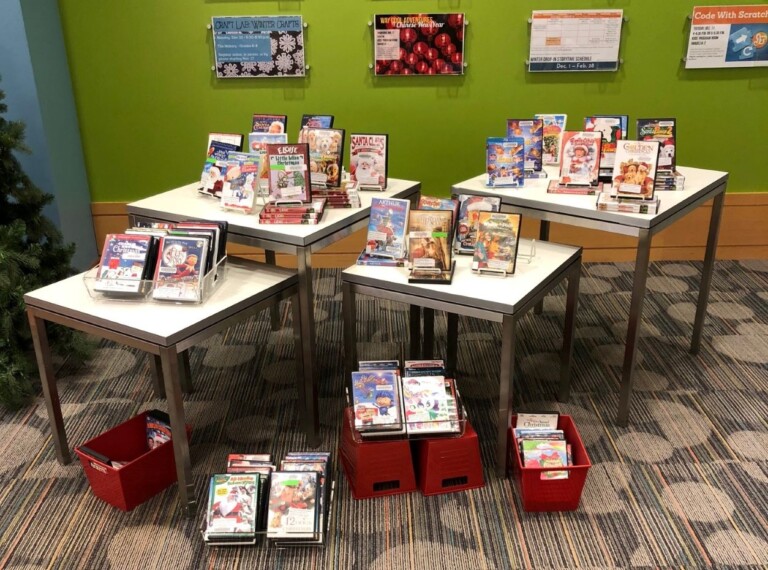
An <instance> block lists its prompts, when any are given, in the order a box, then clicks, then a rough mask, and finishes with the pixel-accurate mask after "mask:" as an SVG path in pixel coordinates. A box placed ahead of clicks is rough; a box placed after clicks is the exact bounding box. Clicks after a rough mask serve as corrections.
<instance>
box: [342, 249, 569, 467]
mask: <svg viewBox="0 0 768 570" xmlns="http://www.w3.org/2000/svg"><path fill="white" fill-rule="evenodd" d="M580 275H581V251H580V250H579V253H578V255H577V256H576V257H574V259H573V260H572V261H570V263H568V264H567V265H565V266H564V267H562V268H561V269H560V270H559V271H557V272H554V273H552V274H551V275H550V276H549V278H548V279H547V280H546V281H544V282H542V283H541V285H540V286H539V287H537V288H536V290H535V291H533V292H531V294H530V295H528V296H527V297H526V298H525V299H523V300H522V302H521V303H519V304H518V305H516V306H515V307H514V309H513V311H512V312H511V313H505V312H502V311H500V310H493V309H487V308H481V307H479V306H478V304H479V302H478V300H477V299H472V298H465V299H464V300H465V303H462V304H460V303H457V302H453V301H446V300H442V299H439V298H435V297H434V296H429V293H430V292H431V291H430V290H424V289H419V288H416V287H413V288H412V291H410V292H409V293H404V292H399V291H393V290H392V289H390V288H388V287H387V282H386V281H382V282H381V284H380V285H378V284H377V285H370V284H362V283H358V282H355V281H353V280H352V279H354V278H355V276H349V275H346V274H344V273H342V313H343V318H344V375H345V376H344V377H345V378H350V377H351V373H352V371H353V370H355V369H356V368H355V366H356V362H357V330H356V323H357V316H356V313H357V307H356V304H355V303H356V301H355V298H356V295H358V294H359V295H369V296H371V297H376V298H379V299H388V300H390V301H396V302H400V303H406V304H409V305H410V306H411V310H410V335H411V338H410V346H411V356H412V357H414V356H416V353H418V351H419V346H420V344H421V338H420V335H419V324H420V323H419V320H418V316H419V310H420V308H423V309H424V313H425V322H424V330H425V333H424V339H423V340H424V346H425V347H427V346H429V348H428V349H427V350H429V351H430V352H429V355H428V356H425V357H427V358H428V357H429V356H431V346H432V339H433V332H432V330H433V325H434V312H433V311H434V310H442V311H445V312H446V313H448V318H449V321H450V320H453V322H454V323H457V322H458V320H457V319H458V315H464V316H468V317H475V318H479V319H485V320H489V321H493V322H498V323H501V326H502V339H501V363H500V369H501V373H500V379H499V404H498V406H499V407H498V413H499V415H498V422H497V436H496V437H497V439H496V472H497V474H498V475H500V476H504V475H505V474H506V471H507V465H508V464H507V461H508V457H507V435H508V434H507V430H508V429H509V427H510V421H511V417H512V399H513V387H514V384H513V381H514V370H515V332H516V327H517V322H518V321H519V320H520V319H521V318H522V317H523V316H524V315H525V314H526V313H527V312H528V311H529V310H530V309H531V308H532V307H534V306H535V305H536V304H537V303H539V302H540V301H541V300H542V299H543V298H544V297H545V296H546V295H547V294H548V293H549V292H550V291H552V289H554V288H555V287H556V286H557V285H559V284H560V283H561V282H562V281H563V279H566V278H567V279H568V292H567V298H566V312H565V326H564V329H563V346H562V349H561V351H560V382H559V387H558V394H557V399H558V401H560V402H565V401H567V400H568V398H569V397H570V372H571V356H572V353H573V335H574V327H575V313H576V305H577V300H578V294H579V278H580ZM512 278H514V277H510V279H512ZM367 281H371V279H367ZM446 287H450V285H447V286H446ZM456 349H457V338H456V336H455V335H454V336H453V338H451V336H450V333H449V337H448V354H447V362H446V365H447V368H448V369H455V366H456V353H457V350H456Z"/></svg>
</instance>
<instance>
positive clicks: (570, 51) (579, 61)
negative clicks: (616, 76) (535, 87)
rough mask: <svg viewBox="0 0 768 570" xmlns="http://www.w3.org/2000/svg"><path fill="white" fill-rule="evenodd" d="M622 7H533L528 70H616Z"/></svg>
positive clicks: (617, 66)
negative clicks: (538, 8)
mask: <svg viewBox="0 0 768 570" xmlns="http://www.w3.org/2000/svg"><path fill="white" fill-rule="evenodd" d="M623 21H624V12H623V10H534V11H533V14H532V16H531V48H530V54H529V57H528V71H616V70H617V69H618V68H619V43H620V41H621V25H622V22H623Z"/></svg>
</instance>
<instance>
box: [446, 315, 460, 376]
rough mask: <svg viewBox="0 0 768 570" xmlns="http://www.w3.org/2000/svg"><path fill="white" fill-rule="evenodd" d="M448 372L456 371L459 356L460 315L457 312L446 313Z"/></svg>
mask: <svg viewBox="0 0 768 570" xmlns="http://www.w3.org/2000/svg"><path fill="white" fill-rule="evenodd" d="M445 317H446V321H447V323H446V335H447V338H446V344H447V346H446V353H447V354H446V355H445V356H446V358H445V369H446V372H448V373H449V374H450V373H455V372H456V362H457V360H458V357H459V315H457V314H456V313H446V315H445Z"/></svg>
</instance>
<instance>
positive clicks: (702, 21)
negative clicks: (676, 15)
mask: <svg viewBox="0 0 768 570" xmlns="http://www.w3.org/2000/svg"><path fill="white" fill-rule="evenodd" d="M692 22H693V25H694V26H701V25H706V24H754V23H759V22H768V4H752V5H746V6H694V8H693V19H692Z"/></svg>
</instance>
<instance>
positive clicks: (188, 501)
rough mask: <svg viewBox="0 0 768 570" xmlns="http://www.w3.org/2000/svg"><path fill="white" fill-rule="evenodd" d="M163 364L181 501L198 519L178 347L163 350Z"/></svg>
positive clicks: (161, 357) (162, 348)
mask: <svg viewBox="0 0 768 570" xmlns="http://www.w3.org/2000/svg"><path fill="white" fill-rule="evenodd" d="M160 362H161V364H162V369H163V377H164V379H165V393H166V394H168V415H169V416H170V417H171V431H172V432H173V456H174V459H175V461H176V476H177V477H178V481H179V501H180V502H181V507H182V509H184V512H185V513H186V515H187V516H190V517H191V516H194V514H195V510H196V508H197V500H196V497H195V485H194V482H193V480H192V461H191V459H190V456H189V440H188V439H187V431H186V427H185V423H186V422H185V420H184V403H183V402H182V401H181V384H180V376H179V374H180V368H179V354H178V353H177V352H176V347H174V346H171V347H160Z"/></svg>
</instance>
